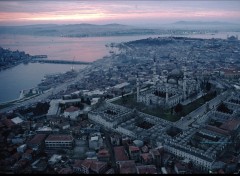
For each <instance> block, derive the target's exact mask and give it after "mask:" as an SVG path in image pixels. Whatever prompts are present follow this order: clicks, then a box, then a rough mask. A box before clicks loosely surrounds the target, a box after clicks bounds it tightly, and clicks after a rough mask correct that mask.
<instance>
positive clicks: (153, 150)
mask: <svg viewBox="0 0 240 176" xmlns="http://www.w3.org/2000/svg"><path fill="white" fill-rule="evenodd" d="M150 152H151V153H152V154H153V155H155V156H157V155H160V152H159V150H158V149H151V150H150Z"/></svg>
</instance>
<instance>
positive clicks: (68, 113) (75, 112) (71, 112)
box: [63, 106, 80, 120]
mask: <svg viewBox="0 0 240 176" xmlns="http://www.w3.org/2000/svg"><path fill="white" fill-rule="evenodd" d="M63 115H64V117H65V118H70V119H71V120H77V117H78V116H79V115H80V110H79V108H78V107H75V106H70V107H69V108H67V109H65V111H64V113H63Z"/></svg>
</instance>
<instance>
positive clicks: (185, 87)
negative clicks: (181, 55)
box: [183, 66, 187, 100]
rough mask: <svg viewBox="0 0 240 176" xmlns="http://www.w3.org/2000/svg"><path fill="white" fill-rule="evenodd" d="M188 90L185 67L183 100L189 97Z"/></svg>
mask: <svg viewBox="0 0 240 176" xmlns="http://www.w3.org/2000/svg"><path fill="white" fill-rule="evenodd" d="M186 90H187V77H186V67H185V66H183V99H184V100H185V99H186V97H187V95H186Z"/></svg>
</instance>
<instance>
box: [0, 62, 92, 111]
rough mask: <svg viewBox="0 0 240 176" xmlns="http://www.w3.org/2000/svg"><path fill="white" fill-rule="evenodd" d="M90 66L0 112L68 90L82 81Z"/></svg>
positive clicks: (27, 104)
mask: <svg viewBox="0 0 240 176" xmlns="http://www.w3.org/2000/svg"><path fill="white" fill-rule="evenodd" d="M89 67H90V66H87V67H85V68H84V69H83V70H80V71H79V74H78V76H77V77H76V78H73V79H71V80H68V81H66V82H65V83H63V84H60V85H57V86H56V87H54V88H51V89H49V90H48V91H46V92H44V93H43V94H40V95H39V96H36V97H34V98H32V99H29V100H25V101H23V102H20V103H16V104H14V105H12V106H9V107H6V108H3V109H0V113H5V112H9V111H12V110H15V109H16V108H18V107H19V106H29V105H31V104H33V103H37V102H40V101H42V100H46V99H47V98H48V97H49V96H50V95H55V94H58V93H59V92H60V91H65V90H67V87H68V86H69V85H70V84H73V83H76V82H78V81H80V80H81V79H82V78H83V77H84V76H85V73H87V72H88V69H89Z"/></svg>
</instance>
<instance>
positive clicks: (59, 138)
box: [45, 134, 73, 141]
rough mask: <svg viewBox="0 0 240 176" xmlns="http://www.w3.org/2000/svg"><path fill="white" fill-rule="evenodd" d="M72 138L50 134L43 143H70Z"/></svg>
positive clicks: (70, 136) (65, 135)
mask: <svg viewBox="0 0 240 176" xmlns="http://www.w3.org/2000/svg"><path fill="white" fill-rule="evenodd" d="M72 140H73V137H72V135H67V134H63V135H52V134H50V135H49V136H48V137H47V139H46V140H45V141H72Z"/></svg>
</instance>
